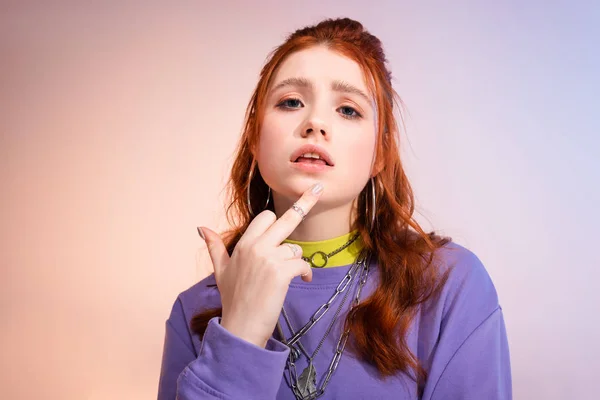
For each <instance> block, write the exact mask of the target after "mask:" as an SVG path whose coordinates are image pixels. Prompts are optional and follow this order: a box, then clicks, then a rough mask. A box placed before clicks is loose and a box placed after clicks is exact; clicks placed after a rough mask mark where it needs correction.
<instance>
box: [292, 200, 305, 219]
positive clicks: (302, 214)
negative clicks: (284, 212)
mask: <svg viewBox="0 0 600 400" xmlns="http://www.w3.org/2000/svg"><path fill="white" fill-rule="evenodd" d="M292 209H293V210H294V211H296V212H297V213H298V214H300V216H301V217H302V220H303V221H304V218H306V212H305V211H304V210H303V209H302V207H300V206H299V205H298V204H297V203H294V204H292Z"/></svg>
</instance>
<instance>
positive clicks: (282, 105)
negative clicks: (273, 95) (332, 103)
mask: <svg viewBox="0 0 600 400" xmlns="http://www.w3.org/2000/svg"><path fill="white" fill-rule="evenodd" d="M288 101H298V102H300V103H302V102H301V101H300V99H297V98H294V97H290V98H287V99H283V100H281V101H280V102H279V103H278V104H277V105H276V106H275V107H277V108H279V109H282V110H285V111H291V110H293V109H296V108H297V107H288V106H287V105H286V102H288ZM340 108H347V109H350V110H352V111H353V112H354V114H353V115H348V114H341V115H342V117H343V118H346V119H358V118H362V114H361V113H359V112H358V111H357V110H356V109H355V108H354V107H350V106H341V107H340Z"/></svg>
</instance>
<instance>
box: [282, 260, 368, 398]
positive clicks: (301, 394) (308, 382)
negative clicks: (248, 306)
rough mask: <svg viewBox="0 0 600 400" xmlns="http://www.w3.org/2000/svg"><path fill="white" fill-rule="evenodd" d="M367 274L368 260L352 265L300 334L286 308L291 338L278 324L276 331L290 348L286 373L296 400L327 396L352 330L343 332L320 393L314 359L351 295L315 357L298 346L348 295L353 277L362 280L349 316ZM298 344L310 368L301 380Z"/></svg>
mask: <svg viewBox="0 0 600 400" xmlns="http://www.w3.org/2000/svg"><path fill="white" fill-rule="evenodd" d="M361 266H362V268H361ZM355 273H357V274H356V275H355ZM358 273H360V275H358ZM368 274H369V260H368V258H365V259H362V260H360V261H357V262H355V263H354V264H353V265H352V267H351V268H350V270H348V273H346V275H345V276H344V278H343V279H342V281H341V282H340V283H339V284H338V286H337V288H336V290H335V293H334V294H333V295H332V296H331V298H330V299H329V300H328V301H327V303H325V304H323V305H322V306H321V307H319V309H318V310H317V311H315V313H314V314H313V315H312V316H311V317H310V319H309V321H308V322H307V323H306V324H305V325H304V326H303V327H302V328H300V330H299V331H298V332H296V333H294V330H293V328H292V326H291V323H290V321H289V318H288V316H287V313H286V312H285V308H283V309H282V313H283V316H284V319H285V320H286V324H287V325H288V328H289V329H290V332H291V334H292V337H291V338H290V339H289V340H286V339H285V335H284V334H283V331H282V329H281V326H280V324H279V322H277V329H278V332H279V335H280V337H281V338H282V340H283V342H284V344H286V345H287V346H288V347H289V348H290V354H289V355H288V359H287V361H286V369H287V370H288V375H289V381H290V385H291V387H292V391H293V393H294V395H295V397H296V399H298V400H313V399H316V398H318V397H320V396H322V395H323V393H325V388H326V387H327V385H328V384H329V381H330V380H331V376H332V375H333V373H334V372H335V370H336V369H337V366H338V364H339V362H340V359H341V357H342V353H343V352H344V348H345V347H346V342H347V341H348V336H349V334H350V330H349V329H346V330H345V331H343V332H342V333H341V335H340V338H339V339H338V342H337V345H336V349H335V354H334V355H333V358H332V360H331V363H330V364H329V368H328V370H327V373H326V375H325V378H324V379H323V383H322V384H321V387H320V388H319V389H317V387H316V381H317V379H316V376H317V371H316V369H315V366H314V362H313V360H314V357H315V356H316V354H317V353H318V351H319V350H320V348H321V346H322V345H323V343H324V342H325V338H326V337H327V335H329V333H330V331H331V328H332V327H333V324H334V322H335V320H336V318H337V316H338V314H339V313H340V311H341V309H342V306H343V304H345V302H346V299H347V297H348V294H349V293H350V291H348V292H346V295H344V298H343V300H342V303H341V304H340V306H339V307H338V309H337V311H336V313H335V315H334V316H333V319H332V322H331V323H330V324H329V326H328V328H327V330H326V332H325V335H324V336H323V338H322V339H321V341H320V342H319V345H318V346H317V349H316V350H315V351H314V352H313V354H312V355H310V356H309V354H308V352H307V351H306V349H305V348H304V346H302V344H301V343H300V342H299V340H300V338H301V337H303V336H304V335H306V333H307V332H308V331H309V330H310V329H311V328H312V327H313V326H314V325H315V324H316V323H317V322H318V321H319V320H320V319H321V318H322V317H323V316H324V315H325V313H327V311H328V310H329V308H330V306H331V304H332V303H333V302H334V301H335V298H336V297H337V296H338V295H339V294H340V293H342V292H343V291H345V290H346V288H347V287H348V286H349V285H350V283H351V282H352V281H353V276H359V279H360V280H359V283H358V287H357V290H356V295H355V297H354V301H353V302H352V303H351V304H350V309H349V311H348V312H350V311H352V310H353V309H354V308H355V307H356V306H357V305H358V304H359V303H360V294H361V291H362V288H363V286H364V284H365V282H366V281H367V277H368ZM296 343H298V347H299V348H300V349H301V350H302V353H303V354H304V355H305V357H306V358H307V359H308V366H307V367H306V368H305V369H304V370H303V371H302V374H300V376H299V377H298V375H297V371H296V364H295V362H296V361H297V360H298V358H299V357H300V353H299V352H298V350H297V348H296V347H295V344H296Z"/></svg>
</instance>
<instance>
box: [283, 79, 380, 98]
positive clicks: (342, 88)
mask: <svg viewBox="0 0 600 400" xmlns="http://www.w3.org/2000/svg"><path fill="white" fill-rule="evenodd" d="M286 86H296V87H300V88H308V89H313V88H314V85H313V83H312V82H311V81H309V80H308V79H306V78H287V79H284V80H283V81H281V82H279V83H278V84H277V85H275V87H273V90H272V92H274V91H276V90H279V89H281V88H284V87H286ZM331 90H333V91H335V92H340V93H351V94H356V95H358V96H360V97H362V98H363V99H364V100H365V101H366V102H367V103H369V104H371V99H370V98H369V96H367V94H366V93H365V92H364V91H362V90H360V89H359V88H357V87H356V86H354V85H351V84H350V83H348V82H344V81H340V80H335V81H333V82H332V83H331Z"/></svg>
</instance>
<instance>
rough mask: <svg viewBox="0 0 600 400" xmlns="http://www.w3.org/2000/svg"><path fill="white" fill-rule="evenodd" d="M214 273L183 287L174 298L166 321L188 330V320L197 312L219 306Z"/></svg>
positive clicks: (219, 298) (219, 301)
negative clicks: (185, 287)
mask: <svg viewBox="0 0 600 400" xmlns="http://www.w3.org/2000/svg"><path fill="white" fill-rule="evenodd" d="M215 285H216V281H215V276H214V274H211V275H209V276H207V277H206V278H204V279H202V280H201V281H199V282H198V283H196V284H194V285H193V286H191V287H189V288H187V289H185V290H184V291H182V292H181V293H179V295H178V296H177V298H176V299H175V302H174V303H173V307H172V309H171V313H170V315H169V320H168V322H169V323H171V324H172V325H174V326H177V328H179V329H184V327H183V326H182V325H183V324H185V329H188V330H189V325H190V321H191V320H192V318H193V317H194V315H196V314H197V313H199V312H201V311H204V310H208V309H211V308H217V307H221V296H220V294H219V291H218V290H217V288H216V286H215Z"/></svg>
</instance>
